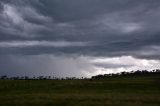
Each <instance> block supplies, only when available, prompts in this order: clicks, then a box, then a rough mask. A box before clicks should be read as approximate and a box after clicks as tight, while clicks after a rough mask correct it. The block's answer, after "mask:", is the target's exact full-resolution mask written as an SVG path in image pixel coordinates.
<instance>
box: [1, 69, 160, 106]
mask: <svg viewBox="0 0 160 106" xmlns="http://www.w3.org/2000/svg"><path fill="white" fill-rule="evenodd" d="M0 106H160V70H159V69H157V70H153V71H146V70H142V71H132V72H121V73H117V74H105V75H97V76H93V77H92V78H90V79H86V78H81V79H77V78H63V79H62V78H61V79H59V78H55V77H50V76H47V77H44V76H39V77H33V78H29V77H27V76H25V77H12V78H8V77H7V76H1V80H0Z"/></svg>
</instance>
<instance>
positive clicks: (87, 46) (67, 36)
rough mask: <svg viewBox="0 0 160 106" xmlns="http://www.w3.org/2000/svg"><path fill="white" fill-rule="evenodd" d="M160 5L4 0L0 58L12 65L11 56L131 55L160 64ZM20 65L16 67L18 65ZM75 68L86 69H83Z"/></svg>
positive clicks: (0, 3) (153, 1)
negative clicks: (159, 62)
mask: <svg viewBox="0 0 160 106" xmlns="http://www.w3.org/2000/svg"><path fill="white" fill-rule="evenodd" d="M159 5H160V2H159V1H157V0H147V1H146V0H134V1H133V0H118V1H116V0H80V1H79V0H69V1H65V0H14V1H12V0H0V55H2V56H1V58H0V60H2V61H7V62H8V66H10V65H12V64H13V63H10V61H11V59H10V58H11V57H12V58H13V57H14V58H18V57H19V56H22V57H23V56H24V57H26V56H33V57H35V58H36V56H39V55H40V56H42V55H46V58H47V57H48V55H52V56H53V57H54V56H58V57H67V56H71V57H75V56H77V58H78V57H81V56H84V57H86V58H88V57H95V58H100V57H104V58H114V57H118V58H121V57H122V56H131V57H132V58H134V59H142V60H143V59H145V60H147V61H152V60H155V61H157V62H158V61H159V59H160V55H159V51H160V36H159V33H160V31H159V27H160V21H159V19H160V13H159V11H160V7H159ZM62 55H63V56H62ZM64 55H65V56H64ZM3 56H5V57H7V58H2V57H3ZM19 58H20V57H19ZM36 59H37V58H36ZM36 59H35V60H36ZM128 59H129V58H128ZM24 60H26V59H25V58H24ZM129 60H130V59H129ZM26 61H31V60H26ZM37 61H42V59H41V58H40V59H37ZM75 61H76V60H75ZM114 61H117V60H114ZM122 61H123V60H122ZM73 63H74V62H73ZM149 63H150V62H149ZM6 64H7V63H6ZM17 64H18V63H17ZM26 64H27V63H26ZM57 64H61V63H57ZM150 64H152V63H150ZM157 64H158V63H157ZM27 65H29V64H27ZM136 65H137V64H134V66H136ZM20 66H21V65H17V67H16V65H15V67H16V68H18V67H20ZM29 66H30V65H29ZM42 66H43V65H42ZM74 66H75V64H73V67H74ZM91 66H92V68H94V69H95V68H98V69H99V68H100V67H101V68H105V69H104V70H107V69H110V68H114V67H116V68H118V67H120V66H123V69H126V68H127V69H128V67H132V66H131V65H130V64H129V65H128V64H127V62H126V63H123V64H120V65H119V64H118V65H117V64H111V63H107V64H106V63H95V64H92V65H91ZM6 67H7V66H6ZM44 67H47V66H45V65H44ZM48 67H49V66H48ZM153 67H156V64H154V66H153ZM4 68H5V67H4ZM16 68H15V69H16ZM92 68H91V69H92ZM132 68H133V67H132ZM138 68H143V67H139V66H137V69H138ZM37 69H38V68H37ZM64 69H65V68H64ZM98 69H97V70H98ZM114 69H115V68H114ZM130 69H131V68H130ZM133 69H134V68H133ZM135 69H136V68H135ZM6 70H9V69H6ZM17 70H18V71H19V70H22V69H17ZM30 70H32V71H33V70H36V69H35V68H31V69H30ZM48 70H49V69H48ZM57 70H58V69H57ZM59 70H60V69H59ZM61 70H62V69H61ZM76 70H77V72H78V73H80V72H82V71H79V70H80V68H77V69H76ZM88 70H89V69H88ZM3 72H4V71H3ZM3 72H1V73H2V74H3ZM64 72H67V71H66V70H64ZM68 72H69V71H68ZM15 73H16V72H15ZM46 73H47V72H46ZM77 75H78V74H77Z"/></svg>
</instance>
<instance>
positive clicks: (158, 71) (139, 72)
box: [0, 69, 160, 80]
mask: <svg viewBox="0 0 160 106" xmlns="http://www.w3.org/2000/svg"><path fill="white" fill-rule="evenodd" d="M153 74H160V69H155V70H152V71H148V70H137V71H130V72H126V71H123V72H120V73H110V74H104V75H96V76H92V77H91V78H85V77H81V78H76V77H65V78H59V77H54V76H38V77H36V76H34V77H29V76H16V77H9V76H7V75H3V76H0V79H1V80H2V79H3V80H4V79H10V80H81V79H90V80H93V79H103V78H109V77H120V76H144V75H153Z"/></svg>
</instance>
